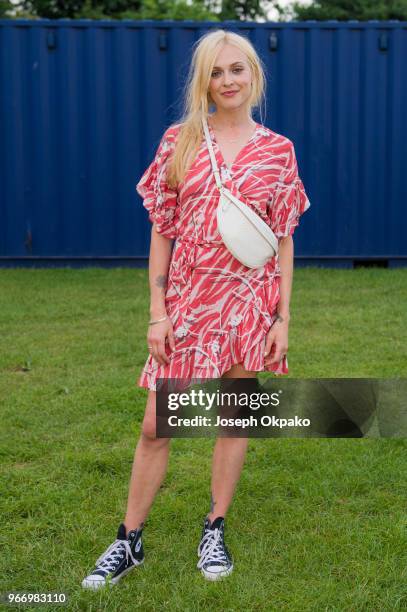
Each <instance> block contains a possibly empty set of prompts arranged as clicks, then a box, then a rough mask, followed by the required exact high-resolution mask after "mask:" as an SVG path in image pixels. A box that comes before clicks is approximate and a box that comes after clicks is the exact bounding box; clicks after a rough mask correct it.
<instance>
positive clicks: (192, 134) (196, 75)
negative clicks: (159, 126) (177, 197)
mask: <svg viewBox="0 0 407 612" xmlns="http://www.w3.org/2000/svg"><path fill="white" fill-rule="evenodd" d="M228 43H229V44H231V45H234V46H235V47H237V48H238V49H240V51H242V52H243V53H244V54H245V55H246V57H247V60H248V63H249V66H250V69H251V73H252V83H253V85H252V88H251V93H250V97H249V99H248V107H249V108H250V111H251V109H252V108H254V107H257V106H259V105H260V102H261V101H264V100H265V74H264V68H263V63H262V61H261V59H260V57H259V56H258V54H257V52H256V50H255V48H254V47H253V45H252V43H251V42H250V41H249V40H248V39H247V38H245V37H244V36H241V35H240V34H236V33H235V32H230V31H227V30H215V31H212V32H209V33H208V34H204V35H203V36H201V38H199V39H198V40H197V42H196V43H195V45H194V47H195V48H194V52H193V56H192V61H191V64H190V68H189V74H188V78H187V80H186V84H185V88H184V110H183V115H182V117H181V118H180V119H178V121H176V124H178V123H181V124H182V125H181V128H180V130H179V134H178V137H177V142H176V146H175V149H174V152H173V154H172V157H171V160H170V162H169V165H168V170H167V182H168V184H169V186H171V187H176V185H177V183H179V182H181V181H182V180H183V179H184V177H185V174H186V172H187V171H188V168H189V167H190V165H191V163H192V161H193V160H194V158H195V156H196V153H197V152H198V149H199V147H200V145H201V142H202V134H203V130H202V116H204V117H208V114H209V105H210V104H213V101H212V99H211V96H210V93H209V91H208V89H209V83H210V79H211V74H212V70H213V67H214V65H215V60H216V57H217V55H218V52H219V50H220V49H221V47H222V46H223V45H225V44H228ZM173 125H175V124H173Z"/></svg>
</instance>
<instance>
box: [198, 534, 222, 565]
mask: <svg viewBox="0 0 407 612" xmlns="http://www.w3.org/2000/svg"><path fill="white" fill-rule="evenodd" d="M198 555H199V556H200V559H199V561H198V564H197V567H198V568H199V569H200V568H201V567H203V565H204V564H205V563H207V562H208V561H216V562H220V563H222V564H223V563H227V562H228V559H227V557H226V554H225V551H224V550H223V548H222V540H221V532H220V529H208V531H207V532H206V533H205V535H204V537H203V538H202V540H201V542H200V544H199V546H198Z"/></svg>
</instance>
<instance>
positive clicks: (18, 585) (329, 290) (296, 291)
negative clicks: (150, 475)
mask: <svg viewBox="0 0 407 612" xmlns="http://www.w3.org/2000/svg"><path fill="white" fill-rule="evenodd" d="M148 295H149V293H148V280H147V271H146V270H141V269H123V268H118V269H110V270H103V269H96V268H94V269H83V270H72V269H58V270H39V269H34V270H29V269H25V270H24V269H20V270H1V271H0V307H1V308H0V333H1V346H2V350H1V356H0V399H1V415H0V416H1V419H2V426H1V433H2V444H1V473H2V479H1V483H2V491H1V504H2V511H1V516H2V520H1V543H2V554H1V556H0V559H1V564H2V568H1V585H0V592H4V591H8V590H13V591H26V592H38V591H42V592H44V591H53V592H66V593H67V594H68V596H69V598H70V603H69V606H68V608H69V609H70V610H92V611H93V610H107V611H109V612H110V611H116V610H117V611H122V610H148V611H149V610H151V611H157V610H164V609H167V608H168V609H172V610H183V611H184V610H193V611H195V610H197V611H200V610H202V611H203V610H205V611H207V610H209V611H212V610H213V611H215V610H216V611H219V610H228V611H229V610H230V611H232V610H236V611H239V612H240V610H243V609H245V608H246V609H248V610H256V611H257V610H259V611H260V610H261V611H262V610H294V611H297V610H298V611H301V612H302V611H308V610H310V611H311V610H312V611H316V612H321V611H338V612H339V611H340V612H343V611H352V612H353V611H359V610H360V611H362V610H363V611H366V610H368V611H370V610H371V611H374V612H379V611H385V610H406V609H407V592H406V589H407V587H406V585H407V563H406V561H407V559H406V549H407V547H406V543H407V542H406V507H407V504H406V502H407V499H406V479H405V475H406V466H407V459H406V447H407V443H406V440H405V439H387V440H386V439H308V440H301V439H284V440H276V439H268V440H263V439H252V440H250V443H249V450H248V454H247V459H246V463H245V467H244V469H243V473H242V477H241V480H240V482H239V485H238V490H237V493H236V496H235V499H234V501H233V504H232V506H231V508H230V510H229V513H228V518H227V525H226V541H227V544H228V546H229V548H230V550H231V552H232V554H233V556H234V560H235V571H234V572H233V574H232V575H231V576H230V577H229V578H228V579H227V580H225V581H223V582H221V583H214V584H212V583H209V582H206V581H205V580H204V579H203V578H202V577H201V575H200V574H199V572H198V570H197V569H196V567H195V565H196V562H197V557H196V548H197V545H198V541H199V537H200V533H201V526H202V519H203V517H204V516H205V514H206V512H207V511H208V510H209V502H210V465H211V449H212V446H213V443H214V441H213V440H208V439H194V440H191V439H175V440H173V441H172V442H171V456H170V465H169V470H168V474H167V477H166V480H165V481H164V484H163V486H162V488H161V490H160V493H159V495H158V496H157V498H156V501H155V504H154V506H153V509H152V511H151V514H150V516H149V518H148V520H147V522H146V529H145V537H144V542H145V549H146V562H145V565H144V566H143V567H141V568H139V569H137V570H135V571H134V572H132V573H131V574H130V575H129V576H128V577H126V578H125V579H123V581H122V583H121V584H120V585H118V586H117V587H116V588H114V589H112V590H111V591H110V592H103V593H101V592H99V593H92V592H88V591H83V590H82V589H81V588H80V582H81V580H82V578H83V576H84V575H85V574H86V573H87V572H88V570H90V569H92V567H93V564H94V561H95V560H96V557H97V556H99V555H100V554H101V553H102V552H103V550H104V549H105V548H106V547H107V546H108V544H110V543H111V541H112V540H113V539H114V537H115V535H116V530H117V526H118V523H119V522H120V521H121V520H122V518H123V516H124V511H125V504H126V500H127V487H128V481H129V477H130V469H131V464H132V460H133V452H134V448H135V445H136V442H137V438H138V435H139V430H140V423H141V420H142V416H143V413H144V408H145V401H146V398H147V391H146V390H145V389H141V388H139V387H138V386H137V380H138V376H139V374H140V371H141V368H142V366H143V365H144V362H145V360H146V357H147V354H148V353H147V348H146V334H147V320H148V310H149V303H148ZM406 303H407V270H403V269H394V270H382V269H370V270H369V269H358V270H333V269H317V268H301V269H300V268H298V269H296V271H295V275H294V284H293V294H292V299H291V323H290V339H289V344H290V348H289V366H290V376H291V377H294V378H300V377H385V378H390V377H398V376H406V375H407V351H406V347H407V308H406ZM259 376H260V378H261V379H262V378H265V377H267V376H269V374H267V373H261V374H260V375H259ZM271 376H272V375H271ZM25 609H28V608H25ZM32 609H33V610H38V609H39V607H36V608H32ZM43 609H47V610H50V609H51V607H50V606H48V607H43ZM54 609H64V608H56V607H55V606H54ZM65 609H66V608H65Z"/></svg>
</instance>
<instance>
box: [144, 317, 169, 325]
mask: <svg viewBox="0 0 407 612" xmlns="http://www.w3.org/2000/svg"><path fill="white" fill-rule="evenodd" d="M165 319H168V316H167V315H165V317H162V319H157V320H156V321H153V320H151V321H149V322H148V324H149V325H154V324H155V323H161V321H165Z"/></svg>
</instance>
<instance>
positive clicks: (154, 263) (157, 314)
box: [147, 223, 175, 365]
mask: <svg viewBox="0 0 407 612" xmlns="http://www.w3.org/2000/svg"><path fill="white" fill-rule="evenodd" d="M172 243H173V239H171V238H167V237H165V236H162V235H161V234H159V233H158V232H157V230H156V224H155V223H153V226H152V228H151V242H150V256H149V266H148V274H149V283H150V318H151V319H152V320H153V321H155V320H156V319H161V318H162V317H164V316H165V315H167V311H166V308H165V293H166V289H167V280H168V269H169V265H170V260H171V252H172ZM167 337H168V342H169V345H170V348H171V350H175V338H174V332H173V328H172V323H171V320H170V319H169V318H167V319H166V320H165V321H162V322H161V323H155V324H154V325H149V327H148V334H147V341H148V346H152V349H150V353H151V355H152V356H153V357H154V359H156V361H158V363H159V364H161V365H165V364H166V363H169V362H170V360H169V358H168V356H167V354H166V352H165V340H166V338H167Z"/></svg>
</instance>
